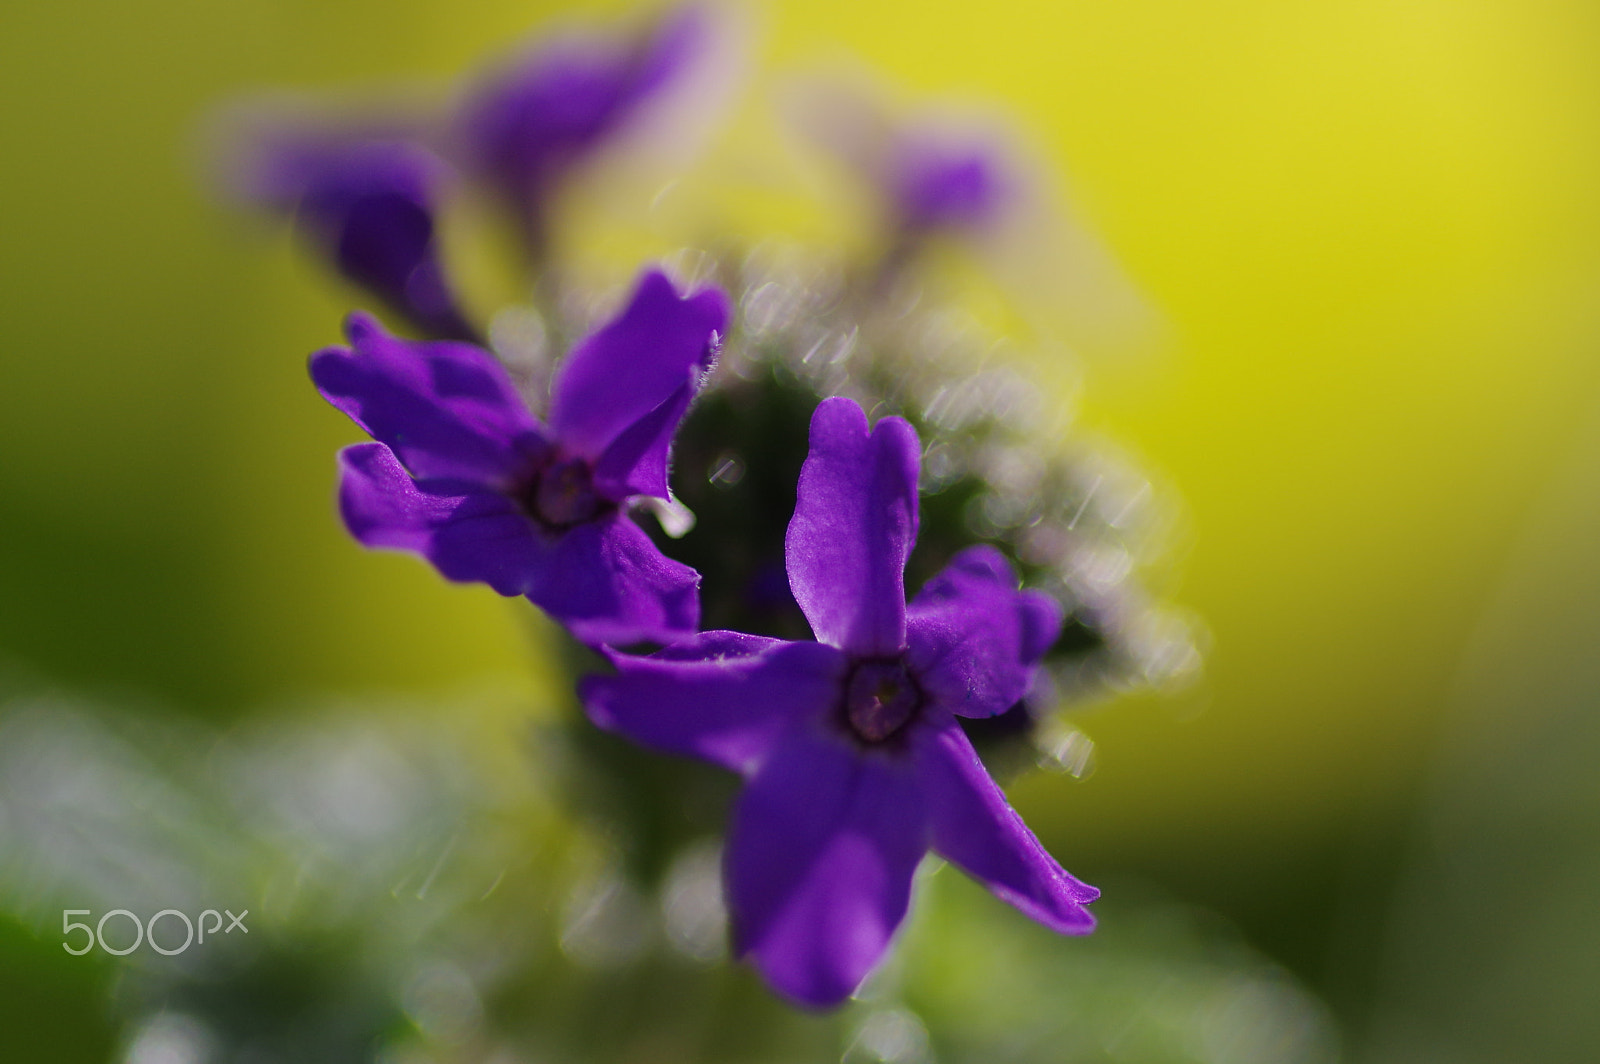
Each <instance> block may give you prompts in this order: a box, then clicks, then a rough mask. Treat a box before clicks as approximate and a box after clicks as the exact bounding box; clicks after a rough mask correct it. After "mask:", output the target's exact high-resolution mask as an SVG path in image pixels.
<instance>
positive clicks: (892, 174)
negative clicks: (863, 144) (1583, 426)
mask: <svg viewBox="0 0 1600 1064" xmlns="http://www.w3.org/2000/svg"><path fill="white" fill-rule="evenodd" d="M878 180H879V182H880V183H881V185H882V186H883V189H884V192H885V194H886V196H887V198H888V200H889V205H890V209H891V210H892V211H893V212H894V213H895V215H896V217H897V224H898V227H899V228H900V229H901V231H902V232H905V233H908V234H926V233H932V232H936V231H944V230H947V231H959V232H980V231H982V230H985V229H989V228H992V227H993V226H994V225H995V224H996V223H997V222H998V221H999V219H1000V216H1001V214H1002V212H1003V211H1004V210H1005V208H1006V206H1007V205H1008V203H1009V202H1010V200H1011V199H1012V198H1013V196H1014V194H1015V190H1014V189H1013V188H1012V187H1011V178H1010V175H1009V174H1008V173H1007V172H1006V171H1005V169H1004V167H1003V166H1002V164H1001V161H1000V155H999V153H998V152H996V151H995V150H994V149H993V148H992V147H990V146H988V145H985V144H978V143H974V142H967V143H960V142H957V141H954V140H951V139H949V138H939V137H935V136H930V135H927V134H925V133H919V132H916V131H907V132H905V133H904V134H903V135H901V136H900V137H899V138H897V139H896V140H895V141H894V142H893V143H892V144H891V145H890V146H889V150H888V152H887V154H886V156H885V158H884V159H883V162H882V171H881V173H880V174H879V176H878Z"/></svg>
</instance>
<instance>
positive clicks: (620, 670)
mask: <svg viewBox="0 0 1600 1064" xmlns="http://www.w3.org/2000/svg"><path fill="white" fill-rule="evenodd" d="M606 656H607V657H608V658H609V659H610V660H611V663H612V664H613V665H615V666H616V667H617V674H616V675H615V676H591V677H588V678H587V679H585V680H584V681H583V683H582V684H581V685H580V687H579V696H580V698H581V699H582V700H583V703H584V705H585V706H587V707H588V710H589V718H590V719H591V720H593V721H594V722H595V723H596V724H597V725H599V726H600V727H602V728H605V729H607V730H610V731H616V732H621V733H622V734H623V735H626V736H627V737H628V738H630V739H632V740H634V741H635V742H638V743H642V744H643V745H645V746H648V747H651V748H653V749H656V750H661V751H665V752H666V753H672V754H685V755H688V756H690V757H698V758H702V759H704V760H707V761H712V762H715V763H716V764H719V765H722V766H723V767H725V768H730V769H733V770H734V771H735V772H740V773H745V774H748V773H750V772H751V771H753V770H754V769H755V768H756V766H757V764H758V763H759V761H760V760H761V759H762V758H763V757H765V756H766V753H767V751H768V750H769V749H770V748H771V746H772V742H773V740H774V739H775V738H776V737H777V736H778V735H780V734H782V733H783V732H784V731H785V730H786V729H787V728H788V727H789V726H790V724H791V723H792V722H793V721H794V720H795V719H796V718H797V717H800V716H805V715H811V716H815V715H818V714H820V713H822V712H823V711H824V710H825V709H826V708H827V707H828V706H830V705H832V704H833V703H834V702H835V701H837V699H838V697H839V686H840V684H841V683H842V682H843V676H844V671H845V664H846V663H845V659H844V655H843V654H841V653H839V651H837V650H835V649H833V648H832V647H828V646H823V645H822V644H820V643H787V642H784V641H783V640H780V639H765V638H762V637H760V636H753V635H742V634H740V633H738V632H703V633H701V634H700V635H698V636H696V637H694V638H693V639H691V640H688V641H687V642H684V643H680V644H677V645H675V646H672V647H669V648H667V649H666V650H664V651H662V652H660V653H659V654H654V655H651V656H650V657H635V656H632V655H628V654H618V653H614V652H612V653H608V654H607V655H606Z"/></svg>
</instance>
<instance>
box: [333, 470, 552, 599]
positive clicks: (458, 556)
mask: <svg viewBox="0 0 1600 1064" xmlns="http://www.w3.org/2000/svg"><path fill="white" fill-rule="evenodd" d="M339 464H340V467H341V472H342V476H341V479H340V483H339V510H340V512H341V513H342V514H343V516H344V522H345V526H346V527H347V528H349V529H350V534H351V535H352V536H354V537H355V538H356V540H357V541H358V542H360V543H361V544H362V545H363V546H367V547H388V548H391V549H394V550H406V551H411V552H413V553H416V554H420V555H422V556H423V557H424V558H426V559H428V560H429V561H430V562H432V563H433V565H434V567H435V568H437V569H438V570H439V572H440V574H441V575H442V576H444V577H445V578H446V579H448V580H456V581H462V582H476V583H485V584H488V585H489V586H490V587H492V588H494V589H495V590H496V591H498V592H499V593H500V594H502V595H525V594H528V593H529V592H530V591H531V590H532V588H533V587H534V585H535V584H536V583H537V581H538V575H539V573H540V571H541V569H542V568H543V567H544V566H546V565H548V564H549V555H550V549H549V547H548V546H547V545H546V544H545V543H544V542H543V541H542V540H541V538H540V536H539V535H538V533H537V532H536V531H535V529H534V527H533V525H532V524H531V523H530V522H529V521H528V518H527V516H526V515H525V514H523V513H522V512H521V511H520V510H518V509H517V507H516V505H515V504H514V503H513V502H512V501H511V500H510V499H508V498H507V497H506V496H504V495H502V494H500V493H499V492H497V491H488V490H485V489H484V488H481V487H479V486H477V485H475V484H470V483H466V482H463V481H448V480H428V481H421V482H418V481H416V480H413V479H412V478H411V475H410V474H409V473H407V472H406V471H405V468H404V467H403V466H401V464H400V462H399V460H398V459H397V458H396V457H395V455H394V452H393V451H391V450H390V449H389V448H388V447H386V446H384V445H383V444H381V443H358V444H356V445H355V446H353V447H347V448H345V449H344V451H343V452H341V453H340V455H339Z"/></svg>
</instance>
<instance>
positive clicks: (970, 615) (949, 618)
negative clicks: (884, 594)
mask: <svg viewBox="0 0 1600 1064" xmlns="http://www.w3.org/2000/svg"><path fill="white" fill-rule="evenodd" d="M1061 622H1062V611H1061V606H1060V604H1059V603H1057V602H1056V600H1055V599H1053V598H1051V597H1050V596H1049V595H1046V594H1044V593H1043V592H1040V591H1023V590H1021V589H1020V588H1019V587H1018V580H1017V574H1016V571H1015V570H1013V569H1012V567H1011V563H1010V562H1008V561H1007V560H1006V559H1005V557H1004V555H1002V554H1001V553H1000V552H999V551H998V550H996V549H995V548H993V547H990V546H987V545H982V546H976V547H968V548H967V549H966V550H964V551H962V552H961V553H960V554H957V555H956V556H955V558H953V559H951V562H950V564H949V565H948V566H947V567H946V568H945V569H944V570H943V571H942V572H940V573H939V574H938V575H937V576H935V577H934V578H933V579H932V580H929V581H928V582H927V584H925V585H924V586H923V588H922V591H921V592H920V593H919V594H918V595H917V597H916V600H915V601H914V602H912V604H911V607H910V609H909V610H908V611H907V617H906V629H907V639H908V641H909V643H910V652H909V654H908V655H907V661H908V662H909V663H910V665H911V667H912V669H914V670H915V672H916V675H917V679H918V682H919V683H920V684H921V685H922V689H923V690H924V691H925V692H927V693H928V694H929V695H930V696H932V697H933V698H934V699H935V700H936V701H938V702H939V704H940V705H941V706H943V707H944V708H945V709H948V710H949V711H950V712H952V713H957V714H960V715H961V716H964V717H990V716H994V715H995V714H997V713H1004V712H1005V711H1006V710H1007V709H1010V708H1011V706H1013V705H1015V704H1016V702H1017V701H1018V700H1020V699H1021V698H1022V696H1023V695H1025V694H1027V693H1028V687H1029V685H1030V684H1031V683H1032V681H1033V673H1034V669H1035V667H1036V666H1037V665H1038V664H1039V659H1040V658H1041V657H1043V656H1044V652H1045V651H1046V650H1048V649H1049V647H1050V644H1051V643H1053V642H1054V641H1055V639H1056V637H1057V636H1058V635H1059V634H1060V632H1061Z"/></svg>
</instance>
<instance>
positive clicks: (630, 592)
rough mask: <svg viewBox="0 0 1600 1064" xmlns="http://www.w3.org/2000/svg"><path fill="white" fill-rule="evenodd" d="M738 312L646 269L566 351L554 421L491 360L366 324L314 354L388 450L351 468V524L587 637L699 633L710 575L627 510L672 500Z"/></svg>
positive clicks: (350, 409)
mask: <svg viewBox="0 0 1600 1064" xmlns="http://www.w3.org/2000/svg"><path fill="white" fill-rule="evenodd" d="M727 315H728V307H727V302H726V300H725V299H724V297H723V296H722V294H721V293H720V292H718V291H715V290H711V289H707V290H703V291H700V292H698V293H696V294H694V295H692V296H689V297H686V298H679V296H678V294H677V292H676V291H674V289H673V287H672V283H671V282H670V281H668V280H667V278H666V277H665V276H664V275H662V274H661V273H659V272H655V271H651V272H648V273H646V274H645V275H644V277H643V278H642V279H641V280H640V282H639V285H638V288H637V289H636V290H635V291H634V294H633V297H632V299H631V300H630V301H629V303H628V305H627V307H625V308H624V309H623V311H622V312H621V313H620V314H619V315H617V317H616V318H615V319H614V320H612V321H611V322H610V323H609V324H607V325H606V326H604V327H603V328H601V329H600V330H598V331H597V332H595V333H594V334H593V335H591V336H589V337H588V338H587V339H586V340H584V341H583V342H582V343H580V344H578V346H577V347H576V348H574V349H573V351H572V352H571V353H570V354H569V355H568V356H567V358H566V361H565V362H564V363H563V364H562V366H561V369H560V372H559V374H558V376H557V379H556V381H555V383H554V385H553V386H552V398H551V411H550V418H549V424H548V425H545V424H541V423H540V422H539V421H538V420H536V419H535V418H534V416H533V414H532V413H530V412H529V410H528V408H527V406H526V405H525V404H524V403H523V401H522V399H521V397H520V396H519V395H518V394H517V392H516V389H515V388H514V387H513V385H512V383H511V380H510V378H509V377H508V376H507V375H506V373H505V371H504V369H502V368H501V366H500V364H499V363H498V362H496V361H495V359H494V357H493V356H491V355H490V354H489V353H488V352H486V351H484V350H482V349H481V348H478V347H475V346H472V345H470V344H464V343H452V342H436V343H419V342H414V341H409V340H403V339H400V338H398V337H395V336H391V335H389V334H388V333H386V332H385V331H384V330H383V329H382V327H381V326H379V325H378V323H377V322H375V321H374V320H372V319H371V318H370V317H367V316H366V315H363V314H355V315H352V316H351V318H350V320H349V323H348V325H347V326H346V331H347V334H348V336H349V339H350V343H351V345H352V347H351V348H343V347H332V348H328V349H327V350H324V351H320V352H318V353H317V354H315V355H313V356H312V358H311V378H312V380H313V381H314V382H315V383H316V386H317V388H318V390H320V391H321V392H322V395H323V397H324V398H326V399H327V400H328V401H329V402H330V403H332V404H333V405H334V406H336V407H338V408H339V409H340V410H342V411H344V412H345V413H346V414H348V415H349V416H350V417H351V419H353V420H354V421H355V422H356V424H358V425H360V426H361V427H362V428H363V429H365V430H366V431H367V432H368V433H370V434H371V435H372V437H373V439H374V440H376V441H377V442H376V443H361V444H356V445H355V446H353V447H348V448H346V449H345V450H344V452H343V453H342V454H341V455H340V462H341V464H342V466H343V482H342V484H341V486H340V491H339V504H340V509H341V511H342V512H343V515H344V520H345V524H346V525H347V526H348V527H349V529H350V532H351V534H352V535H353V536H355V537H356V539H358V540H360V541H361V542H362V543H363V544H365V545H366V546H369V547H390V548H395V549H398V550H408V551H413V552H415V553H417V554H420V555H422V556H423V557H425V558H427V559H428V560H429V561H430V562H432V563H433V565H434V566H435V567H436V568H437V569H438V570H439V572H440V573H442V574H444V576H445V577H447V578H448V579H451V580H460V581H481V582H482V583H486V584H488V585H489V586H490V587H492V588H494V589H495V590H496V591H498V592H500V593H501V594H502V595H526V596H527V597H528V598H529V599H530V600H532V601H533V602H534V604H535V605H538V606H540V607H542V608H543V609H544V610H545V611H546V612H548V613H549V614H550V615H551V616H553V617H555V618H556V619H557V620H559V621H561V622H562V623H564V624H565V625H566V626H567V627H568V628H569V629H571V630H572V632H573V634H574V635H576V636H577V637H578V638H579V639H581V640H584V641H585V642H591V643H601V642H608V643H617V644H627V643H633V642H640V641H645V640H651V641H657V642H665V641H667V640H669V639H671V638H674V637H678V636H682V635H683V634H684V633H686V632H692V631H693V630H694V629H695V628H696V627H698V624H699V619H700V600H699V595H698V588H699V583H700V575H699V574H698V573H696V572H695V571H694V570H693V569H690V568H689V567H688V566H685V565H682V564H679V563H678V562H675V561H672V560H670V559H668V558H666V557H665V556H663V555H662V554H661V552H660V551H659V550H658V549H657V548H656V547H655V545H654V544H653V543H652V542H651V541H650V538H649V537H648V536H646V535H645V533H644V532H643V531H642V530H641V529H640V528H639V527H638V526H637V525H635V524H634V523H633V521H632V520H631V519H630V518H629V517H628V515H627V513H626V511H625V509H624V504H625V503H626V501H627V500H628V498H629V497H631V496H635V495H654V496H658V497H662V498H665V497H666V496H667V453H668V449H669V448H670V446H671V443H672V436H673V433H674V432H676V430H677V427H678V423H679V421H681V420H682V418H683V415H684V412H685V411H686V410H687V409H688V406H689V400H690V399H691V398H692V397H693V395H694V392H695V390H696V389H697V388H698V386H699V384H700V381H701V379H702V378H703V377H704V375H705V372H706V371H707V369H709V367H710V365H711V362H712V360H713V359H714V357H715V354H716V349H717V344H718V342H719V341H718V336H719V333H720V332H721V331H722V330H723V328H724V327H725V325H726V322H727Z"/></svg>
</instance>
